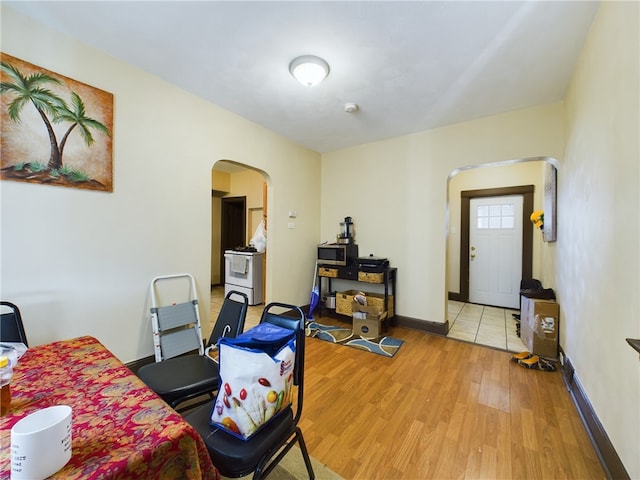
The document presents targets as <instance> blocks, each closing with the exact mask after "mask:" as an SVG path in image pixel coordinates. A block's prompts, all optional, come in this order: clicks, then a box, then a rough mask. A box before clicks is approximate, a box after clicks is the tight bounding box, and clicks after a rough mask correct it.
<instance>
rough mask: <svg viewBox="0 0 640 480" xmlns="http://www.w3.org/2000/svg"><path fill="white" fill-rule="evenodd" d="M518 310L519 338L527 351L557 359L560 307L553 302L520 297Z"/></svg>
mask: <svg viewBox="0 0 640 480" xmlns="http://www.w3.org/2000/svg"><path fill="white" fill-rule="evenodd" d="M520 309H521V310H520V338H521V339H522V342H523V343H524V344H525V346H526V347H527V350H528V351H529V352H531V353H534V354H536V355H539V356H541V357H546V358H551V359H554V360H555V359H557V358H558V332H559V331H560V324H559V322H560V306H559V305H558V304H557V303H556V302H555V301H554V300H542V299H538V298H529V297H525V296H522V298H521V303H520Z"/></svg>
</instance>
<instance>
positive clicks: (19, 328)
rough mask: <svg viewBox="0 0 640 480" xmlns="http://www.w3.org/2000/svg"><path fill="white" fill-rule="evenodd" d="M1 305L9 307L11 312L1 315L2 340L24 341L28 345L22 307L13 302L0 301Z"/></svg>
mask: <svg viewBox="0 0 640 480" xmlns="http://www.w3.org/2000/svg"><path fill="white" fill-rule="evenodd" d="M0 306H3V307H8V308H9V309H10V310H11V312H8V313H2V314H1V315H0V342H16V343H24V344H25V345H26V346H27V347H28V346H29V343H28V342H27V334H26V333H25V331H24V325H23V324H22V316H21V315H20V309H19V308H18V307H17V306H15V305H14V304H13V303H11V302H0Z"/></svg>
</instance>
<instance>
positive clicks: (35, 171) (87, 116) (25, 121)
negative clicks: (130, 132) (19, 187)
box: [0, 53, 113, 192]
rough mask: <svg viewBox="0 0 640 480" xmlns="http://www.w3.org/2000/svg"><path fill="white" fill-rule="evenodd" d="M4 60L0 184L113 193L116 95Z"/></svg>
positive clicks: (7, 57)
mask: <svg viewBox="0 0 640 480" xmlns="http://www.w3.org/2000/svg"><path fill="white" fill-rule="evenodd" d="M0 58H1V60H2V62H1V65H2V69H1V72H0V80H1V84H0V120H1V123H0V133H1V134H2V135H1V140H0V179H2V180H12V181H20V182H30V183H40V184H46V185H56V186H63V187H72V188H81V189H87V190H102V191H105V192H112V191H113V159H112V140H113V94H111V93H109V92H105V91H103V90H100V89H98V88H95V87H92V86H90V85H86V84H84V83H82V82H78V81H76V80H73V79H71V78H67V77H65V76H63V75H59V74H57V73H54V72H51V71H49V70H46V69H44V68H41V67H38V66H36V65H33V64H31V63H28V62H25V61H24V60H20V59H18V58H15V57H12V56H11V55H7V54H5V53H0Z"/></svg>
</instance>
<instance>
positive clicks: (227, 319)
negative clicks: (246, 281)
mask: <svg viewBox="0 0 640 480" xmlns="http://www.w3.org/2000/svg"><path fill="white" fill-rule="evenodd" d="M232 297H240V300H241V301H237V300H234V298H232ZM248 305H249V297H247V295H245V294H244V293H242V292H238V291H235V290H232V291H230V292H229V293H227V295H226V296H225V297H224V301H223V302H222V307H221V308H220V312H219V313H218V319H217V320H216V323H215V325H214V326H213V330H212V331H211V335H210V336H209V342H208V345H216V344H217V343H218V340H219V339H220V338H222V337H230V338H235V337H237V336H238V334H240V333H242V330H243V329H244V322H245V319H246V317H247V308H248ZM238 320H240V321H238Z"/></svg>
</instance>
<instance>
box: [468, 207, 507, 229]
mask: <svg viewBox="0 0 640 480" xmlns="http://www.w3.org/2000/svg"><path fill="white" fill-rule="evenodd" d="M476 218H477V221H478V228H479V229H487V228H494V229H496V228H502V229H511V228H513V227H514V224H515V210H514V205H513V204H505V205H482V206H478V210H477V216H476Z"/></svg>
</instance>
